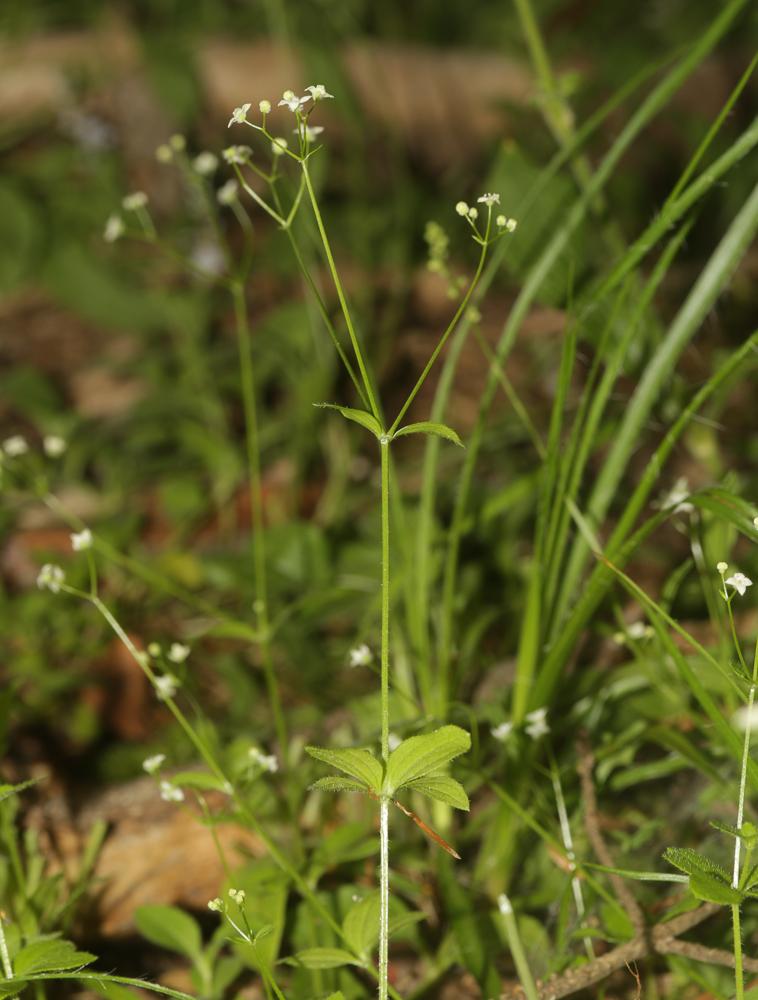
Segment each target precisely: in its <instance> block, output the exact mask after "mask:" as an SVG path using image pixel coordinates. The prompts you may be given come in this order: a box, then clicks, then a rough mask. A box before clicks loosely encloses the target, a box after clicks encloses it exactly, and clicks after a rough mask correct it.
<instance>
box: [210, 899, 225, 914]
mask: <svg viewBox="0 0 758 1000" xmlns="http://www.w3.org/2000/svg"><path fill="white" fill-rule="evenodd" d="M208 909H209V910H213V912H214V913H221V912H222V910H223V909H224V901H223V899H221V897H220V896H216V898H215V899H210V900H208Z"/></svg>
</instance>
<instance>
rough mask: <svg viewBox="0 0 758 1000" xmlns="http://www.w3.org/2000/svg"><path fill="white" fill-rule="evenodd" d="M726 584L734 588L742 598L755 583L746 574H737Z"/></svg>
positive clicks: (729, 578) (728, 579)
mask: <svg viewBox="0 0 758 1000" xmlns="http://www.w3.org/2000/svg"><path fill="white" fill-rule="evenodd" d="M726 583H727V584H728V586H730V587H734V589H735V590H736V591H737V593H738V594H739V595H740V597H742V596H743V595H744V593H745V591H746V590H747V588H748V587H752V586H753V581H752V580H751V579H749V578H748V577H746V576H745V574H744V573H735V574H734V575H733V576H730V577H728V578H727V580H726Z"/></svg>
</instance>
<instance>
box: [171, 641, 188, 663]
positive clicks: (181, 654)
mask: <svg viewBox="0 0 758 1000" xmlns="http://www.w3.org/2000/svg"><path fill="white" fill-rule="evenodd" d="M189 655H190V648H189V646H183V645H182V643H181V642H172V643H171V648H170V649H169V651H168V658H169V660H171V662H172V663H184V661H185V660H186V659H187V657H188V656H189Z"/></svg>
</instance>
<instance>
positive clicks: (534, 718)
mask: <svg viewBox="0 0 758 1000" xmlns="http://www.w3.org/2000/svg"><path fill="white" fill-rule="evenodd" d="M526 721H527V723H528V725H527V726H526V735H527V736H531V738H532V739H533V740H538V739H539V738H540V736H546V735H547V734H548V733H549V732H550V726H548V724H547V709H546V708H537V709H535V711H534V712H528V713H527V716H526Z"/></svg>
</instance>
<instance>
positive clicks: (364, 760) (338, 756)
mask: <svg viewBox="0 0 758 1000" xmlns="http://www.w3.org/2000/svg"><path fill="white" fill-rule="evenodd" d="M305 749H306V751H307V752H308V753H309V754H310V755H311V757H315V758H316V760H321V761H323V762H324V763H325V764H330V765H331V766H332V767H336V768H337V770H338V771H343V772H344V773H345V774H348V775H350V777H351V778H355V779H356V780H357V781H359V782H361V783H362V784H363V785H365V786H366V787H367V788H369V789H371V791H373V792H375V793H376V794H377V795H379V794H380V793H381V790H382V779H383V777H384V771H383V769H382V765H381V764H380V763H379V761H378V760H377V759H376V757H374V755H373V754H372V753H371V752H370V751H369V750H365V749H348V750H327V749H326V748H325V747H306V748H305Z"/></svg>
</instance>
